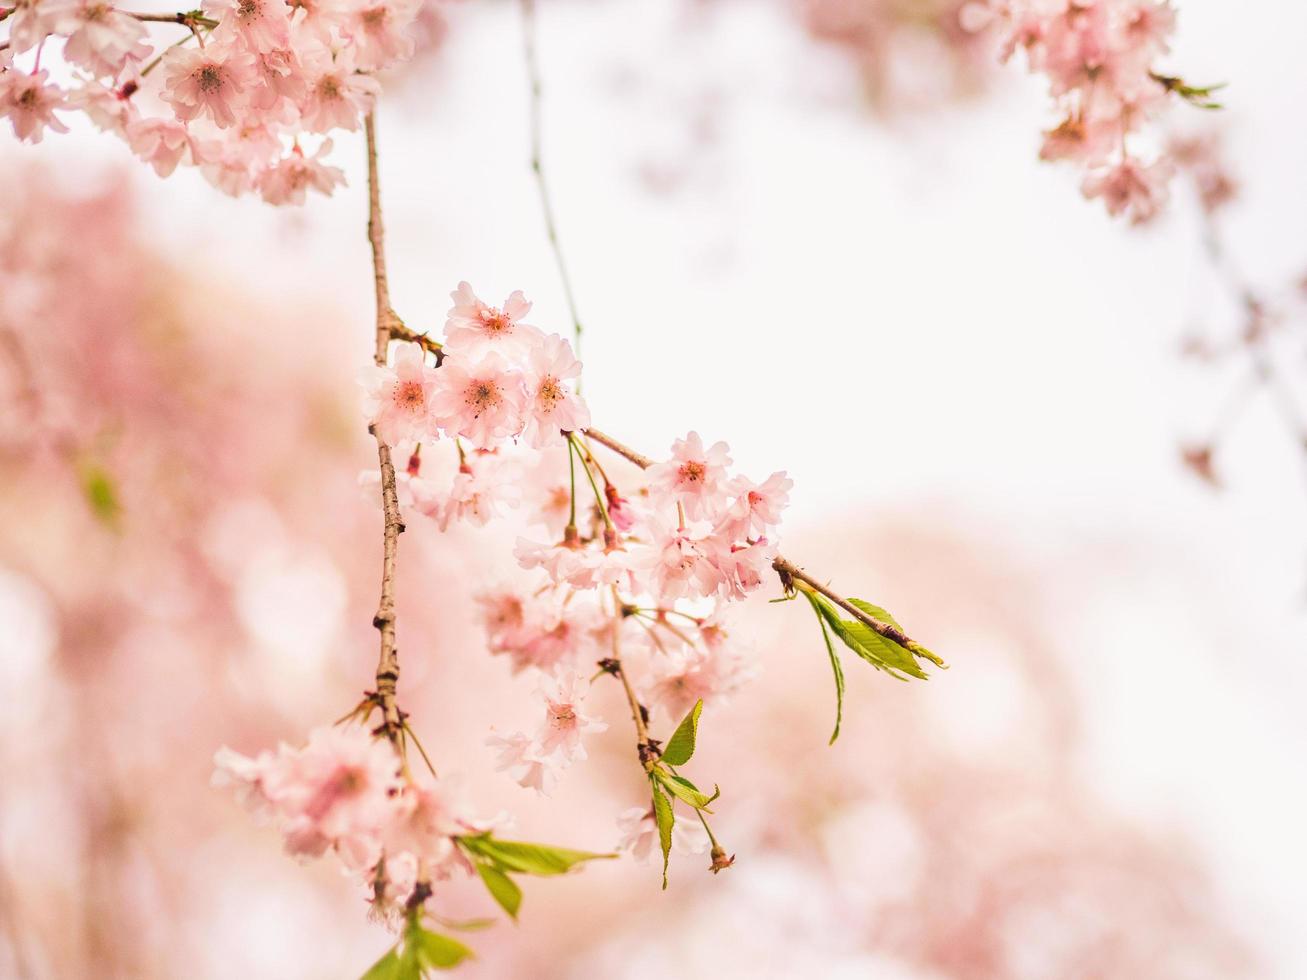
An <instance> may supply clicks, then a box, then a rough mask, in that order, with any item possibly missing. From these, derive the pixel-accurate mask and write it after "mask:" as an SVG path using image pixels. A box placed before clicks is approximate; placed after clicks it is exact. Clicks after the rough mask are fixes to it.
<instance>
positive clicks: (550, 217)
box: [521, 0, 583, 357]
mask: <svg viewBox="0 0 1307 980" xmlns="http://www.w3.org/2000/svg"><path fill="white" fill-rule="evenodd" d="M521 3H522V47H523V53H524V56H525V60H526V74H527V84H528V85H529V87H530V126H531V173H532V174H533V175H534V176H535V184H536V191H537V193H538V194H539V195H540V210H541V212H542V214H543V215H544V220H545V234H546V235H548V237H549V248H550V250H551V251H552V252H553V253H554V264H555V265H557V266H558V278H559V280H560V281H561V282H562V285H563V297H564V299H566V300H567V310H568V312H569V313H570V314H571V316H572V346H573V347H574V348H575V350H576V356H577V357H580V356H581V334H582V333H583V330H582V328H581V315H580V314H579V313H578V312H577V310H576V296H575V294H574V293H573V292H572V279H571V277H570V276H569V275H568V274H567V261H566V260H565V259H564V258H563V246H562V243H561V242H560V241H559V238H558V221H557V219H555V217H554V205H553V198H552V196H551V195H550V193H549V181H548V179H547V178H546V176H545V165H544V149H543V136H542V129H543V125H542V122H541V115H542V109H541V104H540V102H541V90H542V85H541V81H540V62H539V59H538V56H537V54H536V9H535V0H521Z"/></svg>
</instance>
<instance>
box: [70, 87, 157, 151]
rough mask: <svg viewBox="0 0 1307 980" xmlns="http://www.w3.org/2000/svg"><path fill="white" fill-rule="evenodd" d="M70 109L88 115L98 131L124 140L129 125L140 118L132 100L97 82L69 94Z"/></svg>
mask: <svg viewBox="0 0 1307 980" xmlns="http://www.w3.org/2000/svg"><path fill="white" fill-rule="evenodd" d="M68 107H69V108H70V109H76V110H78V111H80V112H84V113H86V116H87V118H88V119H90V120H91V122H92V123H94V124H95V126H96V127H97V128H98V129H101V130H103V131H105V132H108V133H118V134H119V135H121V136H123V137H124V138H126V136H127V127H128V125H130V124H131V123H132V122H133V121H134V120H136V119H137V118H139V116H138V113H137V111H136V106H135V105H134V104H133V103H132V100H131V99H129V98H125V97H124V96H123V94H122V92H121V91H120V90H118V89H112V88H109V87H108V86H107V85H102V84H100V83H99V82H96V81H87V82H85V83H83V84H82V85H80V86H78V87H77V88H75V89H73V90H72V91H71V92H69V93H68ZM169 121H170V122H171V120H169Z"/></svg>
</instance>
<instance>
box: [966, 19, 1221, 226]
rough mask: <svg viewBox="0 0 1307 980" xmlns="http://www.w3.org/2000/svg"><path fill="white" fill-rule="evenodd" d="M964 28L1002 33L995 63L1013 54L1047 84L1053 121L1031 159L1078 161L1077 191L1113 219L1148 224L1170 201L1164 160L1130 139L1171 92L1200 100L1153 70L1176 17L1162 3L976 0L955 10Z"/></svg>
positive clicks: (1168, 165)
mask: <svg viewBox="0 0 1307 980" xmlns="http://www.w3.org/2000/svg"><path fill="white" fill-rule="evenodd" d="M959 17H960V19H961V22H962V24H963V26H964V27H966V28H967V29H969V30H975V31H980V30H985V29H991V28H992V29H996V30H998V31H1000V32H1001V34H1002V47H1001V53H1002V58H1003V60H1005V61H1006V60H1007V59H1008V58H1010V57H1011V56H1012V55H1013V54H1014V53H1015V52H1016V51H1017V50H1018V49H1019V50H1021V51H1023V52H1025V56H1026V62H1027V64H1028V65H1029V68H1030V70H1031V71H1032V72H1038V73H1041V74H1043V75H1045V76H1046V77H1047V78H1048V81H1049V86H1050V94H1051V95H1052V97H1053V99H1054V101H1055V104H1056V107H1057V110H1058V112H1059V114H1060V115H1061V117H1062V118H1061V119H1060V121H1059V122H1058V124H1057V125H1056V126H1055V127H1053V128H1052V129H1050V130H1048V131H1047V132H1046V133H1045V134H1044V142H1043V146H1042V148H1041V149H1040V157H1041V158H1042V159H1044V160H1050V161H1052V160H1066V161H1071V162H1074V163H1077V164H1079V165H1081V166H1082V167H1083V168H1084V170H1085V176H1084V179H1083V182H1082V184H1081V189H1082V191H1083V193H1084V195H1085V196H1086V197H1087V198H1091V199H1092V198H1102V200H1103V203H1104V204H1105V205H1106V207H1107V210H1108V212H1109V213H1110V214H1112V215H1113V216H1117V215H1123V214H1124V215H1126V216H1127V217H1128V218H1129V220H1130V221H1131V222H1133V223H1135V224H1140V223H1143V222H1146V221H1148V220H1149V219H1151V218H1153V217H1154V216H1155V215H1156V214H1157V213H1158V212H1159V211H1160V210H1161V209H1162V208H1163V207H1164V206H1165V205H1166V202H1167V199H1168V197H1169V183H1170V180H1171V177H1172V176H1173V174H1174V171H1175V167H1174V164H1173V162H1172V161H1171V160H1170V159H1169V157H1168V156H1167V155H1166V154H1165V152H1161V151H1159V152H1157V153H1155V154H1154V155H1153V156H1152V159H1145V158H1144V157H1142V156H1140V155H1138V154H1137V153H1136V152H1135V151H1134V150H1133V149H1132V148H1131V146H1130V145H1129V138H1130V137H1131V136H1133V135H1134V134H1136V133H1138V132H1139V131H1140V130H1141V129H1142V127H1143V126H1144V124H1145V123H1147V122H1149V121H1150V120H1153V119H1155V118H1156V117H1157V116H1159V115H1160V114H1161V113H1162V112H1163V111H1164V110H1166V109H1167V108H1169V106H1170V105H1171V104H1172V102H1173V100H1174V98H1175V97H1177V96H1183V97H1187V98H1188V97H1196V96H1205V95H1206V94H1207V93H1206V90H1196V89H1190V88H1188V87H1186V86H1184V84H1183V83H1182V82H1181V81H1180V80H1179V79H1176V78H1172V77H1169V76H1166V75H1164V74H1162V73H1161V72H1159V71H1158V70H1157V69H1156V63H1157V60H1158V59H1159V58H1160V57H1161V56H1163V55H1165V54H1166V53H1167V52H1168V51H1169V50H1170V40H1171V35H1172V33H1173V32H1174V30H1175V20H1176V15H1175V11H1174V10H1173V9H1172V8H1171V5H1170V3H1169V2H1168V0H980V2H973V3H969V4H968V5H967V6H965V7H964V8H963V9H962V11H961V12H960V14H959Z"/></svg>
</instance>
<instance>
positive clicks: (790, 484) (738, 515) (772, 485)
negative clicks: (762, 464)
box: [723, 471, 794, 538]
mask: <svg viewBox="0 0 1307 980" xmlns="http://www.w3.org/2000/svg"><path fill="white" fill-rule="evenodd" d="M727 488H728V489H729V491H730V492H731V493H733V494H735V495H736V497H735V502H734V503H732V504H731V505H730V507H729V508H728V509H727V511H726V514H725V517H724V518H723V523H724V524H728V525H729V526H730V528H731V531H732V533H733V535H734V537H736V538H749V537H753V536H755V535H762V534H766V533H767V531H768V530H770V529H771V528H774V527H776V526H777V525H778V524H780V522H781V513H782V512H783V511H784V510H785V508H786V507H787V506H788V505H789V502H790V491H791V490H793V489H794V481H793V480H791V479H790V478H789V477H788V476H786V475H785V473H784V471H781V472H779V473H773V474H772V475H771V476H769V477H767V479H766V480H765V481H764V482H762V483H754V482H753V481H752V480H750V479H748V478H747V477H743V476H737V477H735V478H734V479H733V480H731V481H730V483H729V484H728V485H727Z"/></svg>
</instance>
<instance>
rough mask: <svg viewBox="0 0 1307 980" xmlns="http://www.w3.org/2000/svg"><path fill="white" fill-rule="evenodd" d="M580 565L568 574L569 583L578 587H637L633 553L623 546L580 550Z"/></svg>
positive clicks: (630, 588) (629, 589) (627, 588)
mask: <svg viewBox="0 0 1307 980" xmlns="http://www.w3.org/2000/svg"><path fill="white" fill-rule="evenodd" d="M579 555H580V559H581V561H580V563H579V565H578V567H577V568H576V569H575V570H573V571H572V573H571V574H570V575H568V576H567V583H568V584H569V585H571V586H573V587H575V588H578V589H595V588H602V587H605V586H617V587H619V588H622V589H626V590H627V591H631V590H632V589H634V587H635V572H634V564H633V559H632V556H631V554H630V553H629V552H628V551H626V550H625V549H623V548H621V547H611V548H607V547H605V548H593V547H592V548H586V549H585V550H584V551H581V552H579Z"/></svg>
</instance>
